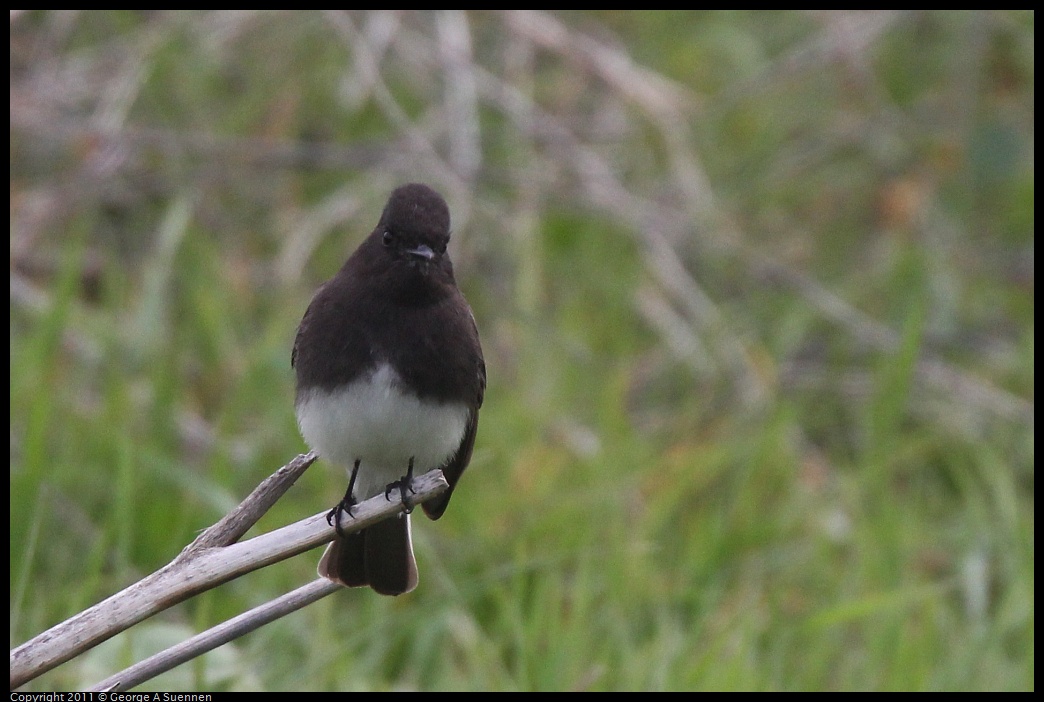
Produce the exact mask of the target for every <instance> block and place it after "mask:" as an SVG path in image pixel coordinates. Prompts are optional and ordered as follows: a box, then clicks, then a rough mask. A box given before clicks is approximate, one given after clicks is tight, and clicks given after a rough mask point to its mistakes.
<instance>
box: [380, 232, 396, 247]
mask: <svg viewBox="0 0 1044 702" xmlns="http://www.w3.org/2000/svg"><path fill="white" fill-rule="evenodd" d="M382 241H384V245H385V246H391V245H392V244H394V243H395V235H394V234H392V233H391V232H384V238H383V239H382Z"/></svg>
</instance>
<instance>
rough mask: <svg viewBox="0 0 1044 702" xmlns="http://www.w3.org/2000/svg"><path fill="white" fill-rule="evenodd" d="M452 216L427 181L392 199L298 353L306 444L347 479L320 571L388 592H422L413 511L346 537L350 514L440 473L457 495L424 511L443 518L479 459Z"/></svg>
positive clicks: (469, 321) (319, 301)
mask: <svg viewBox="0 0 1044 702" xmlns="http://www.w3.org/2000/svg"><path fill="white" fill-rule="evenodd" d="M449 240H450V213H449V207H448V206H447V204H446V201H445V200H444V199H443V197H442V196H441V195H440V194H439V193H437V192H436V191H435V190H434V189H432V188H431V187H429V186H428V185H425V184H422V183H407V184H405V185H402V186H400V187H398V188H396V189H395V190H394V191H393V192H392V193H391V195H390V196H389V198H388V202H387V204H386V205H385V207H384V210H383V212H382V214H381V217H380V220H379V221H378V222H377V226H376V227H375V228H374V230H373V231H372V232H371V233H370V235H369V236H367V237H366V239H365V240H363V242H362V243H361V244H360V245H359V247H358V248H357V249H356V250H355V251H354V252H353V253H352V254H351V255H350V256H349V257H348V259H347V261H346V262H345V263H344V265H343V266H342V267H341V268H340V270H339V271H338V272H337V273H336V274H335V275H334V276H333V278H331V279H330V280H329V281H327V282H326V283H324V284H323V285H322V286H320V288H319V289H318V290H317V291H316V293H315V295H314V297H313V298H312V301H311V303H310V304H309V305H308V308H307V309H306V311H305V313H304V317H303V318H302V320H301V324H300V326H299V327H298V329H297V335H296V337H295V339H294V346H293V350H292V352H291V357H290V362H291V366H292V367H293V369H294V370H295V372H296V396H295V402H294V405H295V410H296V415H297V423H298V427H299V429H300V431H301V435H302V437H303V438H304V440H305V442H306V443H307V444H308V445H309V447H310V448H311V449H312V450H313V451H315V453H316V454H317V455H318V456H319V457H320V458H322V459H324V460H326V461H328V462H331V463H334V464H338V465H341V466H343V467H344V468H345V470H346V471H347V472H348V476H349V479H348V489H347V490H346V491H345V494H344V498H343V499H342V500H341V501H340V502H339V503H338V504H337V505H336V506H335V507H334V508H333V509H331V510H330V512H329V514H328V515H327V521H328V522H330V523H331V525H334V526H336V527H337V530H338V533H337V537H336V538H335V539H334V540H333V541H332V542H331V543H330V544H329V546H327V549H326V551H325V552H324V554H323V556H322V559H321V560H320V561H319V568H318V570H319V575H321V576H323V577H325V578H328V579H330V580H332V581H334V582H337V583H340V584H342V585H346V586H349V587H363V586H369V587H370V588H372V589H373V590H374V591H376V592H377V593H380V594H382V595H401V594H404V593H408V592H410V591H412V590H413V589H414V588H416V587H417V583H418V574H417V562H416V558H415V557H414V553H413V540H412V532H411V525H410V512H411V511H412V507H408V508H407V510H406V511H405V512H403V513H400V514H398V515H396V516H394V517H390V518H388V519H385V520H383V521H381V522H378V523H376V524H373V525H371V526H368V527H366V528H365V529H363V530H361V531H356V532H352V533H347V534H345V533H342V532H341V531H340V521H339V518H340V516H341V515H342V513H344V512H348V513H349V514H351V509H352V506H353V505H355V504H357V503H358V502H360V501H362V500H366V499H369V498H371V497H373V496H375V495H380V494H382V493H383V494H384V495H385V496H386V497H387V496H389V495H390V494H391V491H393V490H399V491H400V493H401V495H402V498H403V502H404V503H406V504H408V499H407V498H408V494H409V492H410V481H411V480H412V478H413V475H414V472H415V471H416V472H417V473H418V474H419V473H422V472H425V471H427V470H430V469H434V468H441V469H442V472H443V474H444V476H445V478H446V481H447V482H448V483H449V489H448V490H447V491H445V492H444V493H442V494H441V495H439V496H438V497H435V498H433V499H431V500H428V501H426V502H424V503H423V505H422V506H423V508H424V512H425V514H427V516H428V517H429V518H431V519H433V520H434V519H438V518H439V517H441V516H442V515H443V513H444V512H445V511H446V506H447V505H448V504H449V501H450V497H452V495H453V493H454V491H455V489H456V487H457V483H458V481H459V480H460V477H461V475H462V473H463V472H464V469H465V468H466V467H467V466H468V463H469V462H470V461H471V456H472V451H473V449H474V446H475V436H476V433H477V431H478V417H479V409H480V408H481V407H482V402H483V399H484V396H485V390H486V365H485V360H484V358H483V355H482V346H481V343H480V340H479V333H478V327H477V325H476V322H475V316H474V314H473V313H472V310H471V307H470V306H469V305H468V302H467V300H465V298H464V295H463V294H462V293H461V291H460V289H459V288H458V287H457V283H456V279H455V278H454V275H453V264H452V263H451V261H450V257H449V254H448V252H447V249H446V247H447V244H448V243H449Z"/></svg>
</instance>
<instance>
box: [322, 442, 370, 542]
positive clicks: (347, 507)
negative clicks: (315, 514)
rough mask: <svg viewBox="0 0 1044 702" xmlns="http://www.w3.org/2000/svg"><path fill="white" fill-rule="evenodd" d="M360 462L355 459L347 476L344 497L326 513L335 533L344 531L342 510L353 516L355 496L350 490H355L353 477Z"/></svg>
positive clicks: (357, 472) (356, 474) (338, 533)
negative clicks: (350, 474) (349, 474)
mask: <svg viewBox="0 0 1044 702" xmlns="http://www.w3.org/2000/svg"><path fill="white" fill-rule="evenodd" d="M361 462H362V460H361V459H358V458H357V459H355V467H353V468H352V476H351V477H350V478H348V489H347V490H346V491H345V493H344V497H342V498H341V501H340V502H338V503H337V505H336V506H335V507H334V508H333V509H332V510H330V511H329V512H327V513H326V523H327V524H329V525H330V526H332V527H333V528H334V529H336V530H337V535H338V536H341V537H343V536H344V532H343V531H341V514H342V513H344V512H347V513H348V516H349V517H354V516H355V515H354V514H352V507H354V506H355V504H356V502H355V496H354V495H352V492H354V490H355V479H356V477H358V475H359V464H360V463H361Z"/></svg>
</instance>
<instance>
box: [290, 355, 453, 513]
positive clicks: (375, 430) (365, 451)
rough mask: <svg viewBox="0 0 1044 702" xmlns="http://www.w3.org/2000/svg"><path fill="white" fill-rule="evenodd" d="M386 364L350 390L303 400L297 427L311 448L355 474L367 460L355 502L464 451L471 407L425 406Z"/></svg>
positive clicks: (322, 392)
mask: <svg viewBox="0 0 1044 702" xmlns="http://www.w3.org/2000/svg"><path fill="white" fill-rule="evenodd" d="M397 380H398V377H397V375H396V373H395V371H394V370H393V369H392V368H391V366H389V365H387V364H385V365H382V366H380V367H379V368H378V369H377V370H376V371H374V372H373V373H371V374H370V375H369V376H367V377H365V378H360V379H358V380H356V381H355V382H353V383H352V384H351V385H349V386H348V387H347V388H344V389H341V390H335V391H333V392H328V391H325V390H322V389H319V388H313V389H312V390H309V391H306V392H305V393H304V394H303V395H301V396H300V397H299V398H298V401H297V424H298V426H299V427H300V429H301V435H302V436H303V437H304V439H305V441H306V442H308V445H309V446H310V447H311V448H312V449H314V450H315V452H316V453H318V454H319V456H321V457H322V458H324V459H326V460H328V461H331V462H334V463H338V464H340V465H342V466H344V467H345V468H346V469H347V470H348V471H349V473H350V472H351V469H352V467H353V466H354V465H355V461H356V460H359V461H361V464H360V467H359V476H358V479H357V480H356V484H355V497H356V499H359V500H365V499H367V498H370V497H373V496H374V495H377V494H380V493H383V492H384V488H385V486H386V485H387V484H388V483H390V482H392V481H394V480H398V479H399V478H401V477H402V476H403V475H405V474H406V468H407V466H408V465H409V461H410V458H411V457H412V458H413V460H414V474H415V475H420V474H421V473H424V472H426V471H428V470H430V469H432V468H438V467H439V466H441V465H443V464H444V463H445V462H446V461H447V460H448V459H449V458H451V457H452V456H453V453H454V452H455V451H456V450H457V448H458V447H459V446H460V441H461V438H463V436H464V428H465V425H466V423H467V419H468V408H467V406H465V405H463V404H459V403H438V402H429V401H422V400H420V399H418V398H416V397H413V396H410V395H405V394H403V393H402V392H401V391H400V389H399V386H398V384H397Z"/></svg>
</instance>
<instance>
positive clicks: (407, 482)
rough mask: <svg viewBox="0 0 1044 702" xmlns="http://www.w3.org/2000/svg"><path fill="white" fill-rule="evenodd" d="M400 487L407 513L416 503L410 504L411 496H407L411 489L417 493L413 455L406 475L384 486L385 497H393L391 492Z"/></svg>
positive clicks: (388, 498) (400, 494)
mask: <svg viewBox="0 0 1044 702" xmlns="http://www.w3.org/2000/svg"><path fill="white" fill-rule="evenodd" d="M396 488H398V490H399V497H400V498H401V499H402V504H403V506H404V507H406V514H409V513H410V512H412V511H413V507H414V505H411V504H410V501H409V498H407V496H406V491H407V490H409V491H410V492H411V493H414V494H416V492H417V491H416V490H414V489H413V456H410V464H409V466H408V467H407V468H406V475H404V476H402V477H401V478H399V479H398V480H396V481H395V482H393V483H388V486H387V487H385V488H384V499H386V500H390V499H391V492H392V490H395V489H396Z"/></svg>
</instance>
